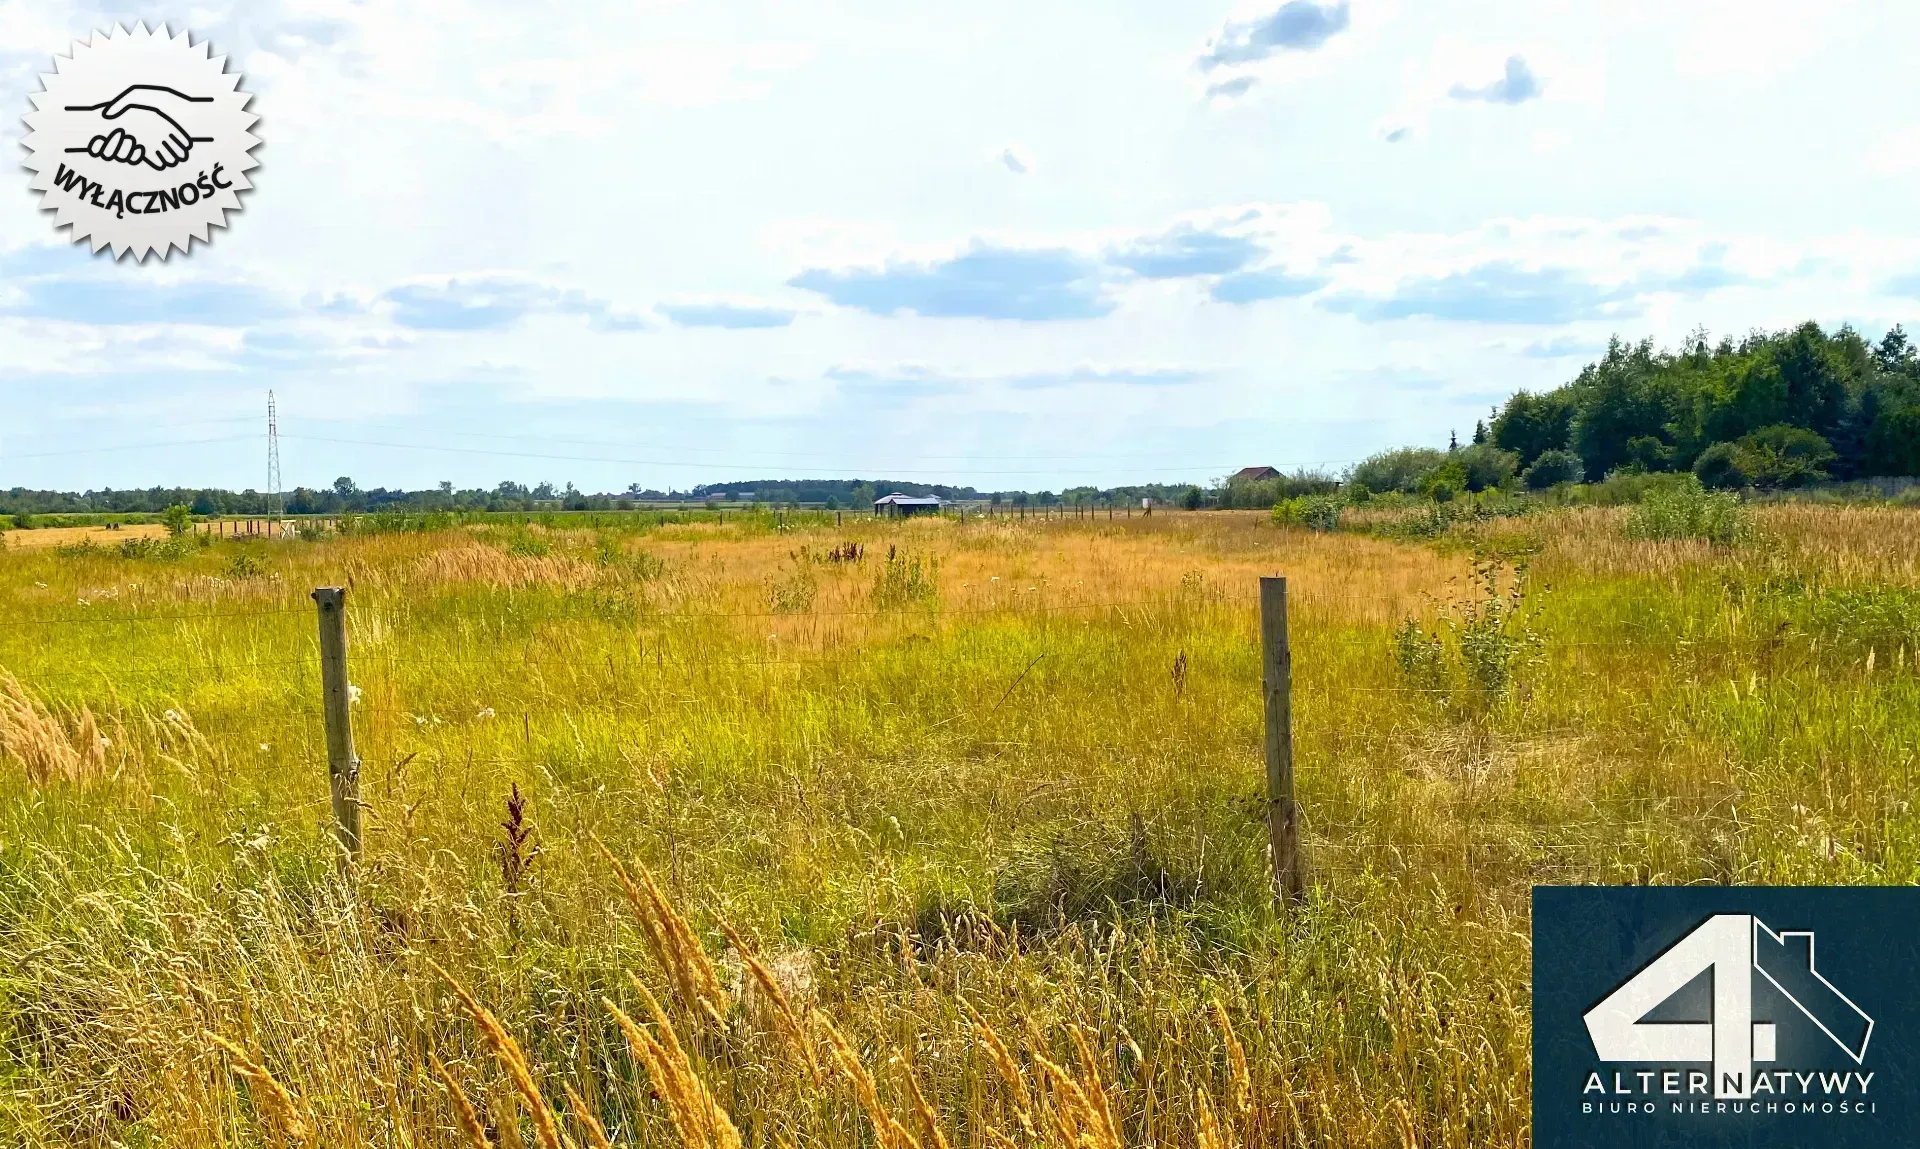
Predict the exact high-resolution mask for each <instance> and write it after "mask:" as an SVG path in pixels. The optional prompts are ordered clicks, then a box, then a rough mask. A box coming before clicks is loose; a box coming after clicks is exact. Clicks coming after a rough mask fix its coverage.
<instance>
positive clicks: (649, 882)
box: [593, 837, 727, 1025]
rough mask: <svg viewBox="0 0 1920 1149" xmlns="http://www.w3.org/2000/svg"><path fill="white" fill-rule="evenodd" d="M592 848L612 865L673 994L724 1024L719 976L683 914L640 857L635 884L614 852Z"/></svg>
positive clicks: (724, 1004) (723, 994) (601, 845)
mask: <svg viewBox="0 0 1920 1149" xmlns="http://www.w3.org/2000/svg"><path fill="white" fill-rule="evenodd" d="M593 844H594V845H595V846H598V847H599V848H600V853H601V854H602V855H603V856H605V858H606V859H607V862H608V864H609V865H611V866H612V867H613V872H614V876H615V877H617V878H618V879H619V881H620V888H621V889H622V890H623V891H625V892H626V895H627V903H628V904H629V905H630V906H632V907H633V916H634V917H635V918H637V919H638V920H639V922H640V927H641V932H642V933H644V934H645V935H646V939H647V948H648V949H649V950H651V951H652V952H653V957H654V960H655V961H657V962H659V963H660V967H661V968H662V969H664V970H665V971H666V972H667V977H668V979H669V980H670V981H672V982H673V988H674V991H675V992H676V993H678V994H679V995H680V999H681V1000H682V1001H684V1002H686V1003H687V1007H688V1008H689V1009H693V1010H695V1011H697V1012H700V1013H704V1014H706V1015H707V1017H708V1018H710V1019H711V1020H712V1021H713V1023H714V1024H715V1025H724V1024H725V1023H724V1021H723V1019H724V1018H725V1017H726V1014H727V995H726V991H725V990H723V989H721V988H720V975H719V973H718V972H717V971H715V970H714V968H713V961H712V960H711V959H710V958H708V957H707V951H706V947H705V946H702V945H701V944H700V939H699V937H698V936H696V935H695V934H694V932H693V926H692V925H691V924H689V923H688V921H687V919H686V916H685V915H684V914H682V913H681V912H680V911H679V910H678V909H677V908H675V906H674V904H673V901H672V899H670V898H668V897H667V895H666V893H665V891H663V890H661V888H660V884H659V883H658V882H656V881H654V879H653V872H652V871H651V870H649V869H647V867H646V865H645V864H644V863H642V862H640V861H639V860H638V859H636V860H635V862H634V865H635V866H636V867H638V868H639V870H640V880H639V881H638V882H636V881H634V879H633V876H632V875H631V874H629V873H628V872H627V868H626V867H625V866H623V865H621V864H620V859H618V858H616V857H614V856H613V851H612V850H609V849H607V846H606V843H604V842H602V841H600V839H599V838H598V837H595V838H594V840H593Z"/></svg>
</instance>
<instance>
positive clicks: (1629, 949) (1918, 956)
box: [1533, 886, 1920, 1149]
mask: <svg viewBox="0 0 1920 1149" xmlns="http://www.w3.org/2000/svg"><path fill="white" fill-rule="evenodd" d="M1916 987H1920V888H1915V887H1885V886H1870V887H1857V886H1849V887H1843V888H1832V887H1793V888H1786V887H1731V888H1730V887H1702V886H1686V887H1646V886H1633V887H1599V886H1537V887H1535V888H1534V891H1533V1135H1534V1136H1533V1143H1534V1145H1535V1147H1536V1149H1601V1147H1603V1146H1604V1147H1607V1149H1627V1147H1637V1146H1673V1147H1676V1149H1692V1147H1695V1146H1700V1147H1706V1146H1716V1147H1718V1146H1729V1147H1730V1146H1740V1147H1741V1149H1761V1147H1769V1146H1778V1147H1780V1149H1823V1147H1826V1146H1851V1147H1860V1149H1866V1147H1874V1149H1880V1147H1892V1146H1911V1145H1915V1144H1920V1076H1917V1075H1920V989H1917V988H1916Z"/></svg>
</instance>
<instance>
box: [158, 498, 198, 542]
mask: <svg viewBox="0 0 1920 1149" xmlns="http://www.w3.org/2000/svg"><path fill="white" fill-rule="evenodd" d="M160 522H161V523H162V524H164V525H165V526H166V528H167V534H168V536H169V537H172V538H176V539H177V538H179V537H180V536H181V535H184V534H186V533H187V531H188V529H189V528H191V527H192V526H193V512H192V511H191V510H189V509H187V505H186V504H185V503H175V504H173V505H172V506H170V507H168V508H167V509H166V510H164V511H162V512H160Z"/></svg>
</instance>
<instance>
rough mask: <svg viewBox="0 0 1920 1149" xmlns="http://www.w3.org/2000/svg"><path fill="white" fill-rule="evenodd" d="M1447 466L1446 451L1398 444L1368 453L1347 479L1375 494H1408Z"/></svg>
mask: <svg viewBox="0 0 1920 1149" xmlns="http://www.w3.org/2000/svg"><path fill="white" fill-rule="evenodd" d="M1446 465H1447V453H1446V452H1445V451H1437V450H1434V449H1433V448H1432V447H1399V448H1396V449H1394V450H1391V451H1382V452H1380V453H1379V454H1377V455H1372V456H1369V457H1368V458H1366V459H1364V460H1362V461H1361V462H1360V463H1359V464H1357V465H1356V466H1355V467H1354V468H1353V470H1352V471H1351V472H1349V473H1348V475H1347V481H1348V482H1350V483H1353V484H1355V485H1358V486H1361V487H1365V488H1366V489H1367V490H1369V491H1371V492H1373V493H1374V494H1376V495H1379V494H1385V493H1386V492H1388V491H1405V492H1408V493H1411V492H1413V491H1417V490H1419V489H1420V486H1421V484H1422V483H1423V482H1425V480H1426V478H1427V476H1429V475H1431V474H1433V473H1434V472H1435V471H1438V470H1439V469H1440V468H1441V467H1444V466H1446Z"/></svg>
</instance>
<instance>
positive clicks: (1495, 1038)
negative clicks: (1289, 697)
mask: <svg viewBox="0 0 1920 1149" xmlns="http://www.w3.org/2000/svg"><path fill="white" fill-rule="evenodd" d="M1626 514H1627V512H1625V511H1622V510H1610V509H1588V510H1572V511H1560V512H1553V513H1549V514H1540V515H1532V516H1524V517H1519V518H1512V519H1502V520H1496V521H1492V522H1486V523H1477V524H1475V523H1467V524H1464V525H1461V526H1458V527H1455V528H1453V529H1451V530H1449V531H1448V532H1447V533H1445V534H1444V535H1442V536H1441V537H1439V538H1438V539H1435V540H1431V541H1426V542H1419V543H1408V542H1396V541H1390V540H1388V539H1385V538H1380V537H1370V536H1368V535H1363V534H1358V533H1330V534H1320V533H1311V532H1308V531H1304V530H1296V529H1284V528H1280V527H1276V526H1274V525H1272V524H1271V523H1270V522H1269V521H1268V519H1267V517H1266V516H1262V515H1253V514H1244V515H1243V514H1235V513H1200V514H1186V515H1181V514H1166V513H1161V514H1157V515H1155V516H1153V517H1152V518H1134V519H1131V520H1127V519H1121V520H1117V521H1109V520H1106V519H1094V520H1091V521H1084V520H1066V521H1053V522H1040V521H1029V522H1025V523H1018V522H1014V523H1009V522H1005V521H1001V522H993V523H986V522H980V521H977V520H976V521H972V522H969V523H967V524H965V525H962V524H959V523H956V522H953V521H951V520H943V521H909V522H904V523H880V522H872V521H864V520H863V521H861V522H859V523H858V524H849V525H848V526H847V527H846V528H845V529H844V530H840V531H835V530H833V529H831V528H830V527H827V526H824V525H822V526H805V525H800V526H796V527H794V528H792V529H775V526H774V523H773V520H771V519H757V520H749V521H746V522H741V523H734V524H728V525H726V526H717V527H716V526H712V525H701V526H688V525H678V526H676V525H658V526H653V527H651V528H650V529H641V528H638V527H636V528H634V529H615V528H602V529H575V530H551V529H545V528H542V527H539V526H535V525H525V524H516V525H505V526H467V527H461V528H457V529H449V530H438V531H431V532H418V533H409V532H397V533H384V534H365V535H353V536H348V537H343V538H328V539H323V540H319V541H307V540H285V541H272V542H267V541H260V542H247V543H242V542H234V541H221V542H217V543H213V544H211V545H207V546H199V545H191V546H182V547H177V548H165V547H155V548H153V549H151V550H149V551H141V552H139V553H137V554H134V555H132V556H127V555H122V554H121V553H119V552H118V551H117V550H100V549H93V550H87V549H83V548H76V547H73V546H63V547H57V548H39V549H33V550H26V549H21V548H17V547H9V549H8V550H7V551H5V552H4V553H0V588H3V591H0V593H4V594H5V596H6V597H5V603H6V610H7V625H5V626H3V627H0V666H4V667H5V669H6V670H7V671H8V672H9V673H10V675H11V677H10V678H9V679H7V680H6V681H5V683H4V687H5V697H4V699H0V748H3V749H4V759H3V760H0V1053H3V1054H4V1059H3V1060H0V1141H4V1143H6V1144H33V1145H39V1144H49V1145H86V1146H110V1145H124V1146H149V1145H176V1146H203V1145H221V1146H228V1145H231V1146H245V1145H262V1144H313V1145H327V1146H352V1145H382V1146H388V1145H391V1146H423V1147H424V1146H475V1145H482V1144H492V1145H502V1146H519V1145H527V1146H541V1147H543V1149H553V1147H554V1146H558V1145H562V1144H570V1145H574V1146H596V1145H601V1144H614V1145H676V1144H681V1143H685V1144H687V1145H691V1146H702V1147H705V1146H731V1145H735V1144H744V1145H766V1146H776V1145H796V1146H803V1145H855V1144H872V1145H879V1146H884V1147H886V1149H904V1147H907V1146H914V1147H918V1149H936V1147H941V1146H988V1145H993V1146H1005V1145H1016V1146H1062V1147H1065V1146H1076V1147H1077V1146H1091V1147H1103V1146H1110V1145H1114V1146H1117V1145H1119V1144H1127V1145H1147V1144H1151V1145H1179V1146H1204V1147H1207V1149H1213V1147H1217V1146H1227V1145H1239V1146H1266V1145H1301V1146H1304V1145H1355V1146H1359V1145H1367V1146H1373V1145H1383V1146H1461V1147H1465V1146H1487V1145H1523V1144H1526V1143H1527V1142H1528V1139H1529V1130H1528V1119H1527V1096H1528V1090H1529V1082H1528V1077H1527V1048H1528V1038H1527V1024H1528V993H1527V983H1528V942H1527V924H1528V923H1527V898H1528V890H1529V887H1530V886H1532V885H1533V884H1535V883H1542V882H1589V881H1610V882H1655V883H1679V882H1739V883H1754V882H1774V883H1805V882H1845V883H1910V882H1914V881H1915V880H1917V879H1920V820H1917V818H1916V814H1915V812H1914V810H1913V808H1912V802H1913V799H1914V797H1915V792H1916V745H1915V743H1916V737H1917V736H1916V731H1920V685H1917V683H1916V677H1915V673H1914V668H1913V659H1914V657H1915V654H1916V651H1917V650H1920V512H1913V511H1903V510H1892V509H1843V508H1815V507H1806V506H1794V505H1783V506H1774V507H1767V508H1763V509H1761V510H1759V511H1758V512H1756V514H1757V519H1756V521H1755V524H1754V528H1755V529H1754V533H1753V535H1752V537H1751V538H1750V540H1749V541H1747V542H1744V543H1741V544H1739V545H1736V546H1730V547H1712V546H1709V545H1708V544H1706V543H1704V542H1698V541H1690V540H1680V541H1662V542H1650V541H1636V540H1634V539H1631V538H1629V537H1627V533H1626V532H1625V531H1623V529H1622V527H1623V518H1624V516H1625V515H1626ZM849 544H858V551H857V553H853V554H850V551H852V548H851V547H850V546H849ZM136 549H137V548H136ZM1271 573H1284V574H1286V575H1287V576H1288V577H1289V580H1290V590H1291V598H1292V633H1293V648H1294V675H1295V721H1296V742H1297V747H1298V774H1299V788H1300V789H1299V798H1300V801H1301V803H1302V806H1303V809H1304V816H1305V841H1306V856H1307V863H1308V867H1309V870H1310V878H1311V881H1312V884H1313V890H1312V895H1311V898H1310V900H1309V902H1308V904H1307V905H1305V906H1304V907H1302V908H1300V909H1298V910H1296V911H1295V912H1293V913H1291V914H1290V915H1288V916H1287V917H1285V918H1284V919H1279V918H1276V916H1275V914H1274V912H1273V911H1272V909H1271V908H1270V905H1269V901H1268V896H1267V888H1268V887H1267V878H1266V859H1265V854H1264V844H1265V834H1264V828H1263V825H1262V822H1261V818H1262V815H1263V806H1264V803H1263V786H1264V782H1263V778H1264V775H1263V770H1262V764H1261V758H1260V744H1261V743H1260V692H1259V687H1258V678H1259V665H1260V653H1259V649H1258V645H1257V619H1256V616H1255V609H1254V605H1253V603H1254V596H1255V593H1256V580H1257V578H1258V576H1260V575H1262V574H1271ZM334 583H337V584H341V585H345V586H348V587H349V588H350V590H349V598H348V612H349V620H350V622H349V625H350V633H351V659H352V679H353V682H354V683H355V685H356V687H357V688H358V689H357V694H356V701H355V703H354V705H353V708H352V709H353V713H354V721H355V736H356V738H357V740H358V745H359V752H360V755H361V757H362V759H363V762H364V765H363V778H362V784H363V799H364V802H365V807H364V817H365V822H366V827H367V845H366V858H365V863H364V865H363V866H362V867H361V869H360V871H359V872H358V873H357V874H356V875H355V876H354V877H353V879H352V880H351V881H349V880H347V879H344V878H342V877H341V876H340V870H339V866H338V865H337V863H338V858H337V853H336V850H335V848H334V847H333V845H332V839H331V836H330V831H329V823H328V816H329V815H328V805H327V783H326V776H325V751H324V739H323V735H322V731H321V728H320V719H319V682H318V677H319V669H318V662H317V655H316V643H315V637H314V632H315V621H314V615H313V610H312V607H311V604H310V603H309V602H308V599H307V592H308V590H309V589H310V588H312V587H314V586H317V585H323V584H334ZM516 795H517V797H516ZM602 844H604V850H603V848H602ZM616 860H617V863H616ZM729 929H731V930H732V931H734V936H735V937H736V938H737V940H730V939H729V935H728V933H727V931H728V930H729Z"/></svg>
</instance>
